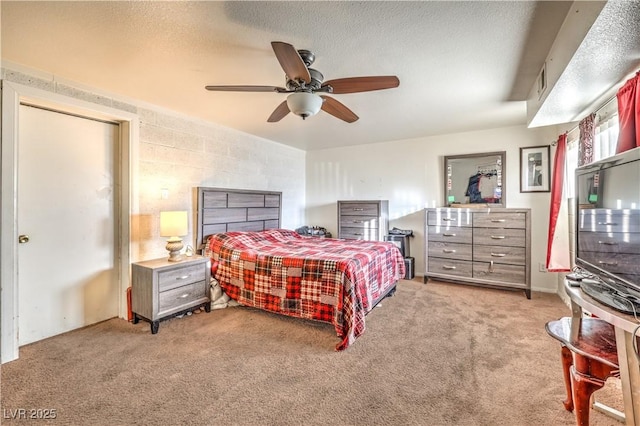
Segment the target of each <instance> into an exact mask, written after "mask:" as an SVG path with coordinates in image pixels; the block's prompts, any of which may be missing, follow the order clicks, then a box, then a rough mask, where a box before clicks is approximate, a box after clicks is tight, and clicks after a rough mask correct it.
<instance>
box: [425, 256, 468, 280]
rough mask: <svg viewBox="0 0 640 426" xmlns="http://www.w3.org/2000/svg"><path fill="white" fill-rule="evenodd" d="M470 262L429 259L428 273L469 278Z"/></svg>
mask: <svg viewBox="0 0 640 426" xmlns="http://www.w3.org/2000/svg"><path fill="white" fill-rule="evenodd" d="M472 271H473V264H472V262H469V261H465V260H456V259H440V258H429V271H428V273H432V274H446V275H451V276H456V277H464V278H471V277H472Z"/></svg>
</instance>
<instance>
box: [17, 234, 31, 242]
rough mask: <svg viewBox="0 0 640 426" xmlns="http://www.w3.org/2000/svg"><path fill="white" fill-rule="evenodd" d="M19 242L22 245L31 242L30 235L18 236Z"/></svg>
mask: <svg viewBox="0 0 640 426" xmlns="http://www.w3.org/2000/svg"><path fill="white" fill-rule="evenodd" d="M18 242H19V243H20V244H24V243H28V242H29V236H28V235H20V236H18Z"/></svg>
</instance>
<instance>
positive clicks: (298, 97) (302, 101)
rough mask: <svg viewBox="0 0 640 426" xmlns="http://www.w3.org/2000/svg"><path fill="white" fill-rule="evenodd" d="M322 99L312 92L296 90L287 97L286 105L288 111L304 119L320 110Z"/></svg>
mask: <svg viewBox="0 0 640 426" xmlns="http://www.w3.org/2000/svg"><path fill="white" fill-rule="evenodd" d="M322 101H323V100H322V98H321V97H320V96H318V95H316V94H314V93H308V92H296V93H292V94H290V95H289V96H288V97H287V106H288V107H289V111H291V112H292V113H294V114H295V115H299V116H300V117H302V119H303V120H304V119H305V118H307V117H310V116H312V115H316V114H317V113H318V111H320V108H321V107H322Z"/></svg>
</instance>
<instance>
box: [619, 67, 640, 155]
mask: <svg viewBox="0 0 640 426" xmlns="http://www.w3.org/2000/svg"><path fill="white" fill-rule="evenodd" d="M639 75H640V71H638V72H637V73H636V75H635V77H633V78H631V79H629V80H627V82H626V83H625V84H624V85H623V86H622V87H621V88H620V90H618V93H617V98H618V117H619V120H620V133H619V134H618V144H617V145H616V154H619V153H621V152H624V151H627V150H629V149H631V148H635V147H636V146H640V78H639Z"/></svg>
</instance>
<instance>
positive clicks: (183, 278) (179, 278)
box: [176, 275, 191, 281]
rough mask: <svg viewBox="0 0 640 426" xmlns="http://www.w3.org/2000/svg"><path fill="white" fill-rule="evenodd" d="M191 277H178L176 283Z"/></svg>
mask: <svg viewBox="0 0 640 426" xmlns="http://www.w3.org/2000/svg"><path fill="white" fill-rule="evenodd" d="M190 276H191V275H183V276H181V277H177V278H176V281H182V280H186V279H187V278H189V277H190Z"/></svg>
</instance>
